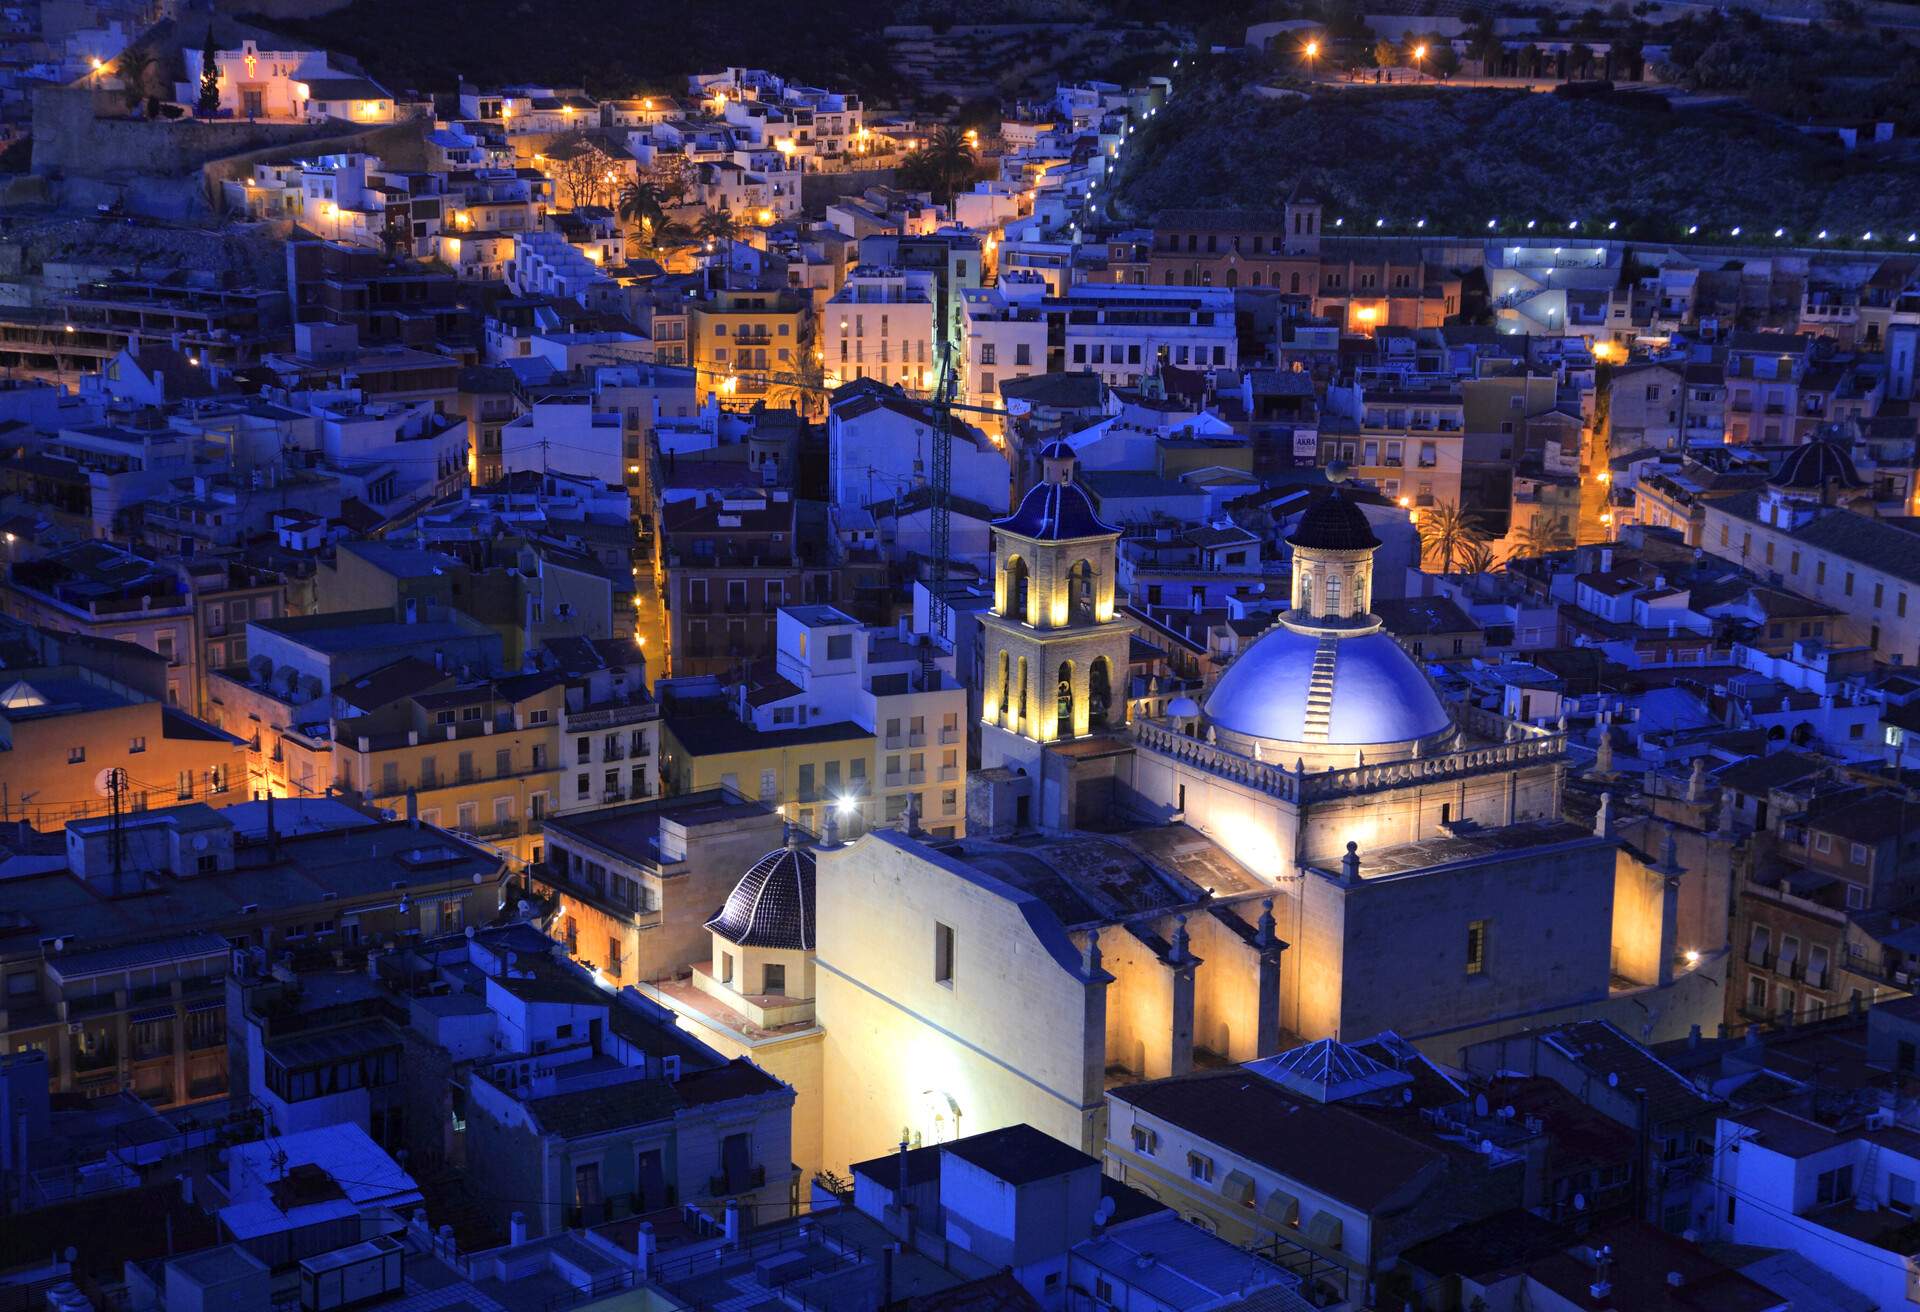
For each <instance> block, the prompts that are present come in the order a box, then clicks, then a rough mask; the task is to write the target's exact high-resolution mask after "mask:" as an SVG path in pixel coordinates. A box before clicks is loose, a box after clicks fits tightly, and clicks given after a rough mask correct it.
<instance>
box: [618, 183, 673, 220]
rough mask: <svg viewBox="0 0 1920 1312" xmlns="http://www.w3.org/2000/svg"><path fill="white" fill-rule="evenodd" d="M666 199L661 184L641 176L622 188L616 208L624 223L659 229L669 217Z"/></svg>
mask: <svg viewBox="0 0 1920 1312" xmlns="http://www.w3.org/2000/svg"><path fill="white" fill-rule="evenodd" d="M665 199H666V198H665V197H664V196H663V195H662V194H661V192H660V187H659V184H657V183H655V182H653V181H651V180H649V179H647V178H641V179H639V180H637V181H634V182H629V183H628V184H627V185H626V186H624V187H622V188H620V198H619V200H618V201H616V202H615V206H614V209H615V212H616V213H617V214H619V216H620V221H621V222H622V223H629V224H632V225H633V226H634V227H635V228H639V227H642V226H644V227H647V228H650V229H658V228H659V226H660V225H661V224H662V223H665V222H666V219H667V215H666V205H665Z"/></svg>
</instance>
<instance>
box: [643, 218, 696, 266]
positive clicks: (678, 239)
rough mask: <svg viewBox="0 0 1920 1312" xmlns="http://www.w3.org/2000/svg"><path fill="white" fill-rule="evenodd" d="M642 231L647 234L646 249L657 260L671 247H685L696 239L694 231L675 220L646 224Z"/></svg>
mask: <svg viewBox="0 0 1920 1312" xmlns="http://www.w3.org/2000/svg"><path fill="white" fill-rule="evenodd" d="M642 230H643V231H644V232H645V233H646V249H647V250H648V251H650V252H651V253H652V254H653V255H654V257H655V258H656V259H657V258H658V257H659V255H660V252H662V251H664V250H666V249H667V248H668V247H669V246H684V245H686V244H687V243H688V242H690V241H692V240H693V239H694V231H693V229H692V228H689V227H688V226H687V225H686V224H684V223H681V222H678V221H677V220H674V219H662V220H661V221H660V222H659V223H648V224H645V225H643V229H642Z"/></svg>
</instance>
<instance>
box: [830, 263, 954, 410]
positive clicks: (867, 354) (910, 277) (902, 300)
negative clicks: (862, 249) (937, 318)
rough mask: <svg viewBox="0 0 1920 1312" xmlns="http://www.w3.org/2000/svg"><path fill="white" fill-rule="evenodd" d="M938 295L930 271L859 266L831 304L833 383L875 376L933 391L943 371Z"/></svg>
mask: <svg viewBox="0 0 1920 1312" xmlns="http://www.w3.org/2000/svg"><path fill="white" fill-rule="evenodd" d="M933 293H934V277H933V274H932V272H930V271H925V270H910V271H905V272H903V271H901V270H899V269H891V268H883V267H880V266H878V265H872V264H862V265H859V266H858V267H856V268H855V269H854V270H853V271H852V272H851V273H850V274H848V275H847V281H846V283H845V285H843V286H842V287H841V288H840V290H839V291H837V292H835V293H834V294H833V298H832V299H831V300H829V301H828V302H827V306H826V316H827V317H826V323H825V331H824V332H823V333H822V334H821V338H822V342H823V347H824V349H825V351H826V353H827V359H826V370H827V375H828V378H829V380H830V381H832V380H836V379H837V380H838V381H840V382H843V383H846V382H852V381H853V380H854V379H856V378H873V379H877V380H879V381H880V382H883V383H895V384H898V385H899V386H901V387H904V388H906V389H908V390H909V391H915V392H923V393H924V392H929V391H931V390H932V387H933V384H934V381H935V379H936V378H937V376H938V372H939V359H938V357H937V355H936V354H935V349H934V342H935V338H934V322H933V320H934V305H933V300H934V296H933Z"/></svg>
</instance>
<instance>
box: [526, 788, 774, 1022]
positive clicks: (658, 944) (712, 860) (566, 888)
mask: <svg viewBox="0 0 1920 1312" xmlns="http://www.w3.org/2000/svg"><path fill="white" fill-rule="evenodd" d="M546 838H547V847H546V852H545V854H544V858H543V860H542V861H541V862H540V863H539V864H537V865H534V866H533V867H531V868H529V870H528V871H527V877H528V879H529V880H531V881H532V883H533V886H534V887H535V888H537V889H539V890H541V891H542V892H543V895H545V896H548V897H551V898H552V899H553V903H554V910H553V915H552V918H551V921H550V924H551V927H552V932H553V934H554V936H555V937H556V938H558V939H559V940H560V942H561V944H563V945H564V946H565V947H566V950H567V954H568V956H570V957H572V958H573V959H574V960H576V961H579V962H581V963H583V964H586V965H589V966H591V967H592V968H593V969H595V970H597V971H599V972H600V974H601V975H602V976H603V977H604V978H606V979H608V980H610V981H613V982H614V983H616V984H622V985H624V984H631V983H635V982H639V981H644V980H656V979H665V978H670V977H671V976H673V975H675V974H677V973H680V972H682V971H685V970H686V969H687V967H688V966H689V965H691V964H692V963H693V962H696V961H704V960H707V959H708V958H709V957H710V956H711V955H712V947H711V943H710V940H709V935H708V933H707V928H706V922H707V918H708V917H710V916H711V915H713V913H714V911H715V910H716V909H717V908H718V907H719V906H720V905H721V904H722V903H724V902H725V901H726V900H727V894H728V893H729V892H730V891H731V890H732V888H733V885H734V883H735V881H737V880H738V879H739V878H740V872H741V871H743V870H745V869H746V868H747V867H749V866H751V865H752V864H753V863H754V862H755V861H757V860H759V859H760V857H761V856H762V855H763V854H764V853H765V852H766V851H767V850H768V849H769V848H771V847H775V846H777V845H778V844H779V842H780V818H779V816H778V815H777V814H776V813H775V812H774V810H773V809H772V808H770V807H768V806H765V805H763V804H761V803H759V802H756V801H751V800H748V799H746V798H743V797H742V796H740V794H739V792H738V791H737V790H728V789H724V788H695V789H691V790H689V791H686V792H681V793H677V794H676V795H674V796H670V797H659V798H654V799H651V800H649V801H644V802H627V803H617V804H614V805H610V806H602V807H595V808H593V809H591V810H586V811H576V812H572V813H569V814H567V815H564V816H560V817H557V818H555V819H554V820H553V821H552V822H551V823H550V824H549V825H548V827H547V834H546Z"/></svg>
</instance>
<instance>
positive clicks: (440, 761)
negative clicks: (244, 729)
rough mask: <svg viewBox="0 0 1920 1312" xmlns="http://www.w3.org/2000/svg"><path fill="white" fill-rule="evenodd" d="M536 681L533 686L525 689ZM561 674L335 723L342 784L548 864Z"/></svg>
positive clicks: (440, 694)
mask: <svg viewBox="0 0 1920 1312" xmlns="http://www.w3.org/2000/svg"><path fill="white" fill-rule="evenodd" d="M521 684H527V685H529V686H525V687H522V686H519V685H521ZM565 688H566V685H565V683H564V682H563V681H562V680H561V679H560V678H559V677H558V676H554V677H551V678H548V679H539V680H519V681H515V686H514V687H513V688H512V689H511V690H509V687H508V686H507V685H506V684H503V683H494V682H491V681H484V680H483V681H481V682H477V683H465V684H458V685H455V686H454V687H451V688H444V689H440V690H436V691H432V692H423V693H418V694H415V695H413V696H411V697H407V698H403V699H401V700H399V701H396V702H394V703H392V704H390V705H389V706H387V707H384V708H382V709H381V710H379V711H375V712H373V713H371V714H368V715H363V716H358V717H354V718H351V719H340V720H336V721H335V722H334V730H333V743H332V758H333V780H334V784H335V785H336V787H338V788H339V789H340V791H341V792H343V793H344V794H346V795H347V796H348V797H349V798H350V799H353V800H356V801H365V802H370V803H373V804H375V805H378V806H383V807H386V808H388V809H393V810H399V809H401V808H402V807H403V806H404V807H406V808H408V809H409V810H410V811H411V810H415V809H417V813H418V815H419V818H420V820H421V821H422V822H423V823H425V824H431V825H439V826H441V827H443V828H446V829H451V830H453V831H454V832H456V833H458V834H461V835H463V836H466V837H469V838H476V839H479V840H481V841H482V842H486V843H490V844H492V845H493V846H495V847H496V848H498V849H499V850H501V851H502V852H503V853H505V854H506V855H507V856H509V857H510V858H511V859H512V860H513V861H514V862H516V863H519V864H526V863H528V862H535V861H538V860H540V858H541V855H542V846H543V840H542V837H541V830H542V827H543V825H544V823H545V821H546V819H547V817H548V815H549V814H550V813H551V812H552V809H553V805H554V799H555V797H556V796H557V794H558V790H559V787H560V777H561V771H560V765H559V724H560V712H561V707H562V703H563V699H564V693H565Z"/></svg>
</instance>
